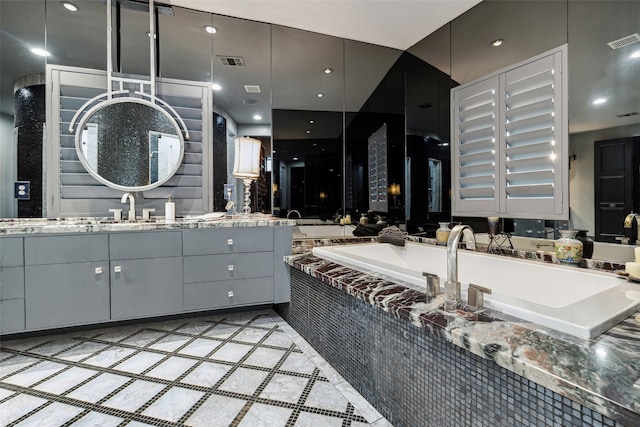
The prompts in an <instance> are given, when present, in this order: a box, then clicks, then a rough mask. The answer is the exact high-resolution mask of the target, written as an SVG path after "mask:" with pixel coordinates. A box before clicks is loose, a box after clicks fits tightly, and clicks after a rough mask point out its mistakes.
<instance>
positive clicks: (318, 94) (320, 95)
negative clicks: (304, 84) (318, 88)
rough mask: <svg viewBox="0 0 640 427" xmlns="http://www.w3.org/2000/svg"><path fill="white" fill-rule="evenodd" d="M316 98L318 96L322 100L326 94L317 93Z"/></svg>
mask: <svg viewBox="0 0 640 427" xmlns="http://www.w3.org/2000/svg"><path fill="white" fill-rule="evenodd" d="M316 96H317V97H318V98H322V97H323V96H324V93H316Z"/></svg>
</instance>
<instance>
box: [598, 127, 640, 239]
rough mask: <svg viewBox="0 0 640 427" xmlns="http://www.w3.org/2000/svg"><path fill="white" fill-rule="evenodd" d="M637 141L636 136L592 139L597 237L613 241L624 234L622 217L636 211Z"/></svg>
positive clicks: (638, 139) (639, 142) (639, 141)
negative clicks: (593, 147) (593, 143)
mask: <svg viewBox="0 0 640 427" xmlns="http://www.w3.org/2000/svg"><path fill="white" fill-rule="evenodd" d="M638 144H640V138H638V137H633V138H622V139H612V140H607V141H596V142H595V153H594V180H595V183H594V187H595V211H596V212H595V220H596V229H595V237H596V240H597V241H600V242H617V240H616V237H622V236H624V235H625V231H624V218H625V217H626V216H627V214H629V213H630V212H638V200H639V198H638V156H637V152H638Z"/></svg>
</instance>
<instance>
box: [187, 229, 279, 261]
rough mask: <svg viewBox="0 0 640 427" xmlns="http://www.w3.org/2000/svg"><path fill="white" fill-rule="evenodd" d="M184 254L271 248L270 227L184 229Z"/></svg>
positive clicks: (271, 233)
mask: <svg viewBox="0 0 640 427" xmlns="http://www.w3.org/2000/svg"><path fill="white" fill-rule="evenodd" d="M182 238H183V241H184V255H185V256H187V255H214V254H229V253H241V252H262V251H272V250H273V228H272V227H243V228H237V227H234V228H216V229H211V230H184V231H183V232H182Z"/></svg>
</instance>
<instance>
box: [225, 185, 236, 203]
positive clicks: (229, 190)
mask: <svg viewBox="0 0 640 427" xmlns="http://www.w3.org/2000/svg"><path fill="white" fill-rule="evenodd" d="M224 198H225V200H235V198H236V186H235V184H225V185H224Z"/></svg>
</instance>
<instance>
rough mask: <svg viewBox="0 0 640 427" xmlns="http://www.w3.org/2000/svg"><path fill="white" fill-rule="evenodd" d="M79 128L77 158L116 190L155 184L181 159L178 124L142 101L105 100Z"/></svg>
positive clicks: (164, 179)
mask: <svg viewBox="0 0 640 427" xmlns="http://www.w3.org/2000/svg"><path fill="white" fill-rule="evenodd" d="M79 129H81V131H80V132H78V134H77V135H76V148H77V151H78V157H79V158H80V161H81V162H82V163H83V165H84V166H85V167H86V168H87V171H88V172H89V173H90V174H91V175H92V176H93V177H94V178H96V179H98V180H99V181H100V182H102V183H104V184H105V185H108V186H110V187H113V188H116V189H120V190H125V191H130V190H136V191H139V190H142V189H149V188H154V187H157V186H159V185H161V184H162V183H163V182H165V181H167V180H168V179H169V178H171V177H172V176H173V174H174V173H175V172H176V171H177V169H178V167H179V166H180V163H181V162H182V154H183V148H182V133H181V132H180V129H179V128H178V125H177V123H176V122H175V120H173V118H171V117H170V116H169V115H168V114H167V113H166V112H164V111H163V110H161V109H160V108H159V107H154V106H153V105H151V104H147V103H146V102H145V103H143V102H142V101H140V102H138V101H133V100H127V101H123V100H122V99H117V100H113V101H106V102H105V103H103V104H102V105H99V106H97V110H96V111H95V112H93V113H92V114H90V115H89V116H88V117H87V118H86V119H85V120H84V121H83V122H82V123H81V124H80V126H79Z"/></svg>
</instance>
